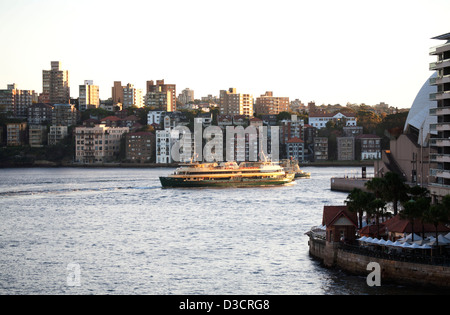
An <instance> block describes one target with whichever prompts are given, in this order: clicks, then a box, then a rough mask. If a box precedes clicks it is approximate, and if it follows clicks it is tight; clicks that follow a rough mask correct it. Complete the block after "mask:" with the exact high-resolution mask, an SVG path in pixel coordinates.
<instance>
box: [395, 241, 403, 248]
mask: <svg viewBox="0 0 450 315" xmlns="http://www.w3.org/2000/svg"><path fill="white" fill-rule="evenodd" d="M403 244H405V243H402V242H399V241H395V242H394V244H392V246H397V247H401V246H403Z"/></svg>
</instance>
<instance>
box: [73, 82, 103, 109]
mask: <svg viewBox="0 0 450 315" xmlns="http://www.w3.org/2000/svg"><path fill="white" fill-rule="evenodd" d="M79 88H80V91H79V93H80V94H79V98H78V106H79V107H78V108H79V110H80V111H85V110H87V109H92V108H98V107H99V106H100V96H99V87H98V85H94V81H92V80H85V81H84V84H83V85H80V87H79Z"/></svg>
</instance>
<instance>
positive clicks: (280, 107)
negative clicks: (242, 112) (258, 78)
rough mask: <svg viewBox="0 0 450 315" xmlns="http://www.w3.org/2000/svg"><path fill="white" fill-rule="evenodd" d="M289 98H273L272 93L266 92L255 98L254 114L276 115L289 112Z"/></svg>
mask: <svg viewBox="0 0 450 315" xmlns="http://www.w3.org/2000/svg"><path fill="white" fill-rule="evenodd" d="M289 105H290V103H289V97H275V96H273V92H266V93H265V94H263V95H261V96H260V97H257V98H256V101H255V104H254V112H255V113H257V114H258V115H278V114H279V113H281V112H287V111H289Z"/></svg>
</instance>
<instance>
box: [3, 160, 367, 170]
mask: <svg viewBox="0 0 450 315" xmlns="http://www.w3.org/2000/svg"><path fill="white" fill-rule="evenodd" d="M180 164H182V163H170V164H160V163H120V162H117V163H101V164H100V163H99V164H75V163H72V162H51V161H35V162H33V163H17V162H16V163H1V162H0V169H8V168H11V169H13V168H62V167H70V168H177V167H178V166H179V165H180ZM299 166H300V168H304V167H309V166H312V167H363V166H366V167H373V166H374V162H373V161H369V162H364V161H328V162H310V163H299Z"/></svg>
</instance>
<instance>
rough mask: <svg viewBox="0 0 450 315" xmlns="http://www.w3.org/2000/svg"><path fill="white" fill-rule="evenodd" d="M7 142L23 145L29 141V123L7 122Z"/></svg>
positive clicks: (11, 144)
mask: <svg viewBox="0 0 450 315" xmlns="http://www.w3.org/2000/svg"><path fill="white" fill-rule="evenodd" d="M6 137H7V138H6V143H7V145H8V146H21V145H25V144H26V143H27V123H26V122H20V123H9V124H6Z"/></svg>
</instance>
